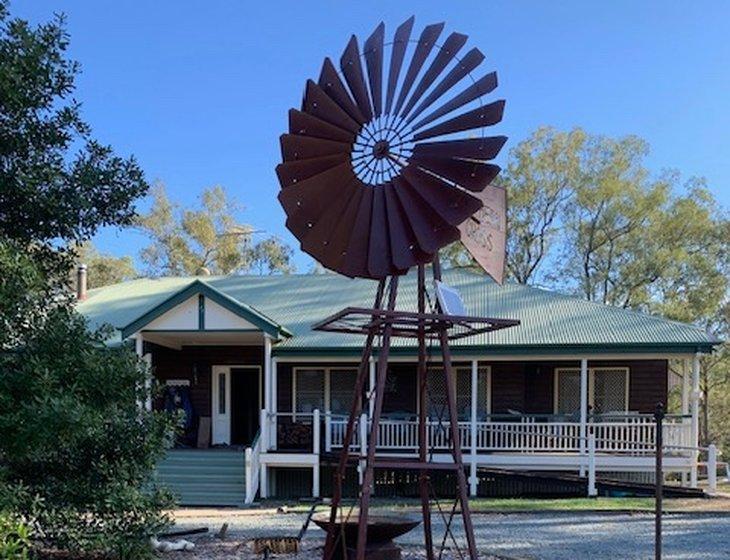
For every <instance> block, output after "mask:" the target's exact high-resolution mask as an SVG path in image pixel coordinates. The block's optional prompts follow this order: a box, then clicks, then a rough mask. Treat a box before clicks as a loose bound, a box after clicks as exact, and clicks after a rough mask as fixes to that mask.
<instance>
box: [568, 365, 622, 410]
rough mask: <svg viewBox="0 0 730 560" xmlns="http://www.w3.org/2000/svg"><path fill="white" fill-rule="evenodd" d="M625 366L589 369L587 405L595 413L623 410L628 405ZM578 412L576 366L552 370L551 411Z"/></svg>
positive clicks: (578, 380)
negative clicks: (553, 377)
mask: <svg viewBox="0 0 730 560" xmlns="http://www.w3.org/2000/svg"><path fill="white" fill-rule="evenodd" d="M628 393H629V369H628V368H625V367H615V368H608V367H604V368H589V369H588V404H589V405H590V406H592V407H593V412H594V413H595V414H606V413H609V412H626V411H627V410H628V408H629V402H628V398H629V394H628ZM579 411H580V369H579V368H558V369H556V370H555V412H556V413H557V414H575V413H576V412H579Z"/></svg>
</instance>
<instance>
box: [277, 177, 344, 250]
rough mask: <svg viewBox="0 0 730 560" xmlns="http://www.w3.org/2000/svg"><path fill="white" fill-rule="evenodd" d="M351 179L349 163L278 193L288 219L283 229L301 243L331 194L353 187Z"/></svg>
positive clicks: (324, 208) (325, 208) (330, 198)
mask: <svg viewBox="0 0 730 560" xmlns="http://www.w3.org/2000/svg"><path fill="white" fill-rule="evenodd" d="M343 178H344V182H343ZM353 179H355V176H354V174H353V173H352V171H351V170H350V165H349V163H343V164H341V165H338V166H337V167H333V168H332V169H329V170H327V171H325V172H324V173H320V174H319V175H315V176H314V177H311V178H309V179H307V180H305V181H302V182H301V183H296V184H295V185H291V186H289V187H287V188H285V189H282V190H281V191H279V197H278V198H279V202H280V203H281V205H282V206H283V207H284V211H285V212H286V214H287V216H288V219H287V227H289V229H290V230H291V231H292V233H294V235H295V236H296V237H297V239H300V240H301V239H302V237H304V235H306V233H307V232H308V231H309V229H310V228H311V226H312V225H313V224H314V223H315V222H316V221H317V220H318V219H319V216H321V215H322V214H323V213H324V212H325V211H326V210H327V208H328V207H329V205H330V202H331V200H332V193H333V192H335V193H338V194H339V193H340V192H341V191H342V190H345V189H346V190H348V191H349V192H352V191H353V190H354V189H355V188H357V186H356V185H355V184H354V181H353Z"/></svg>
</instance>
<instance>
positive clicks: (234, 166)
mask: <svg viewBox="0 0 730 560" xmlns="http://www.w3.org/2000/svg"><path fill="white" fill-rule="evenodd" d="M11 10H12V12H13V13H14V14H15V15H19V16H22V17H25V18H28V19H30V20H31V21H34V22H39V21H44V20H46V19H48V17H49V16H50V14H51V13H52V12H53V11H63V12H65V13H66V14H67V16H68V28H69V31H70V33H71V46H70V53H71V56H73V57H74V58H76V59H77V60H79V61H80V62H81V64H82V68H83V74H82V75H81V77H80V79H79V80H78V91H77V97H78V99H79V100H80V101H82V102H83V111H84V116H85V118H86V119H87V121H88V122H90V123H91V124H92V126H93V127H94V131H95V135H96V136H97V137H98V138H99V139H100V140H102V141H103V142H107V143H110V144H112V145H113V146H114V147H115V148H116V149H117V151H118V152H120V153H122V154H125V155H128V154H134V155H135V156H136V157H137V158H138V159H139V161H140V162H141V164H142V166H143V167H144V169H145V171H146V172H147V175H148V177H149V178H150V179H152V180H160V181H163V182H164V183H165V184H166V185H167V187H168V190H169V192H170V194H171V196H172V197H173V198H174V199H176V200H178V201H180V202H182V203H186V204H190V203H193V202H194V201H195V199H196V197H197V196H198V194H199V193H200V191H201V190H202V189H203V188H204V187H207V186H211V185H218V184H220V185H223V186H224V187H226V189H228V191H229V192H230V193H231V194H233V195H234V196H235V197H236V198H237V199H238V200H239V201H240V202H242V203H243V205H244V206H245V211H244V212H243V213H242V214H241V216H240V218H241V221H243V222H246V223H251V224H253V225H255V226H256V227H257V228H260V229H265V230H266V231H268V232H271V233H273V234H277V235H279V236H280V237H282V238H283V239H284V240H285V241H287V242H289V243H290V244H291V245H292V246H294V247H296V246H297V243H296V240H295V239H294V238H293V237H292V236H291V235H289V233H288V232H287V230H286V229H285V227H284V219H285V218H284V213H283V211H282V210H281V208H280V206H279V204H278V202H277V200H276V194H277V192H278V188H279V187H278V183H277V180H276V176H275V174H274V167H275V166H276V164H277V163H278V162H279V147H278V137H279V135H280V134H281V133H282V132H284V131H285V129H286V125H287V120H286V115H287V110H288V109H289V108H290V107H295V106H298V105H299V102H300V100H301V94H302V91H303V86H304V83H305V81H306V79H307V78H315V79H316V77H317V76H318V74H319V69H320V65H321V62H322V59H323V57H324V56H326V55H329V56H331V57H333V58H339V55H340V53H341V52H342V50H343V48H344V47H345V44H346V42H347V40H348V38H349V36H350V34H351V33H355V34H357V35H358V36H359V37H360V38H361V39H364V38H365V37H367V36H368V35H369V33H370V32H371V31H372V29H374V27H375V26H376V25H377V24H378V23H379V22H380V21H381V20H382V21H384V22H385V24H386V34H387V35H390V34H392V32H393V31H394V30H395V28H396V27H397V26H398V25H399V24H400V23H401V22H402V21H403V20H405V19H406V18H407V17H409V16H410V15H413V14H415V16H416V27H415V29H416V31H417V32H420V29H421V28H422V27H423V26H424V25H426V24H429V23H434V22H437V21H445V22H446V23H447V31H459V32H462V33H466V34H468V35H469V36H470V40H469V43H468V45H469V46H470V47H471V46H477V47H479V48H480V50H482V52H484V53H485V55H486V56H487V59H486V61H485V63H483V65H482V67H481V68H485V69H494V70H497V72H498V74H499V80H500V87H499V89H498V92H497V96H498V97H504V98H505V99H506V100H507V108H506V113H505V118H504V120H503V122H502V123H501V124H500V126H499V127H498V128H499V132H500V133H502V134H506V135H508V136H509V137H510V142H509V144H508V147H511V146H513V145H514V144H515V143H516V142H518V141H519V140H521V139H524V138H525V137H527V136H528V135H529V133H530V132H531V131H533V130H534V129H535V128H537V127H538V126H540V125H552V126H555V127H557V128H561V129H569V128H571V127H574V126H581V127H584V128H585V129H587V130H588V131H589V132H592V133H600V134H606V135H612V136H620V135H626V134H636V135H639V136H641V137H643V138H645V139H646V140H648V141H649V143H650V144H651V147H652V152H651V155H650V157H649V158H648V165H649V166H650V168H651V169H652V170H653V171H655V172H656V173H659V172H660V171H661V170H662V169H664V168H676V169H679V170H680V171H681V172H682V173H683V174H684V175H686V176H690V175H698V176H704V177H706V178H707V179H708V181H709V185H710V187H711V189H712V190H713V191H714V193H715V194H716V196H717V198H718V199H719V200H720V202H721V203H722V205H723V206H724V207H725V208H727V207H728V206H730V191H729V190H728V183H730V157H729V156H728V154H729V153H730V150H729V148H728V144H729V142H728V140H729V139H730V138H729V136H730V133H729V131H730V40H729V39H730V37H729V36H728V35H729V34H728V31H730V27H728V22H729V21H730V2H725V1H718V2H703V1H695V2H686V1H681V2H680V1H677V2H671V1H668V0H664V1H654V2H649V1H642V2H636V1H616V0H612V1H611V2H597V1H588V2H586V1H585V0H582V1H564V2H541V1H537V0H535V1H532V2H527V1H478V2H476V1H472V2H460V1H459V2H456V1H444V0H441V1H439V2H436V1H433V0H428V1H421V2H397V1H394V0H390V1H372V0H371V1H367V2H363V1H360V2H345V1H340V2H324V1H315V0H306V1H301V0H300V1H296V2H277V1H267V2H244V1H242V0H238V1H233V0H228V1H223V0H208V1H206V2H192V1H182V0H178V1H172V0H156V1H154V2H145V1H142V0H137V1H123V0H117V1H114V2H106V1H98V0H56V1H50V0H15V1H14V2H13V3H12V5H11ZM505 152H506V151H503V154H504V153H505ZM503 159H504V158H502V160H503ZM96 241H97V245H98V246H99V248H100V249H101V250H103V251H108V252H111V253H114V254H133V255H136V253H137V252H138V250H139V248H141V247H142V246H143V244H144V239H143V238H141V237H140V236H139V235H137V234H134V233H130V232H119V231H115V230H108V231H104V232H102V234H101V235H100V236H99V237H98V239H97V240H96ZM296 264H297V265H298V267H299V269H300V270H303V271H305V270H307V269H308V268H309V266H310V265H311V260H310V259H309V258H308V257H307V256H306V255H303V254H302V253H298V255H297V257H296Z"/></svg>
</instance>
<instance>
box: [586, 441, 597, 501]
mask: <svg viewBox="0 0 730 560" xmlns="http://www.w3.org/2000/svg"><path fill="white" fill-rule="evenodd" d="M596 496H598V489H597V488H596V436H595V434H594V433H593V430H591V434H590V435H589V436H588V497H589V498H595V497H596Z"/></svg>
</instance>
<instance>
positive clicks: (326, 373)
mask: <svg viewBox="0 0 730 560" xmlns="http://www.w3.org/2000/svg"><path fill="white" fill-rule="evenodd" d="M301 370H305V371H313V370H316V371H320V372H322V375H323V383H322V391H323V393H324V395H323V399H322V402H323V404H324V410H320V412H321V413H323V414H331V403H332V399H331V394H330V389H331V384H330V376H331V375H332V372H333V371H351V372H352V373H354V374H355V375H357V371H358V368H357V366H352V367H349V366H317V365H311V366H295V367H293V368H292V383H291V392H292V394H291V403H292V405H291V408H292V414H293V415H294V416H295V417H296V415H298V414H299V415H307V414H311V413H308V412H299V411H298V410H297V375H298V373H299V371H301ZM335 375H339V374H335Z"/></svg>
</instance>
